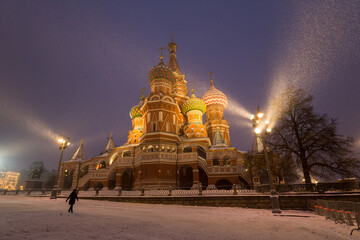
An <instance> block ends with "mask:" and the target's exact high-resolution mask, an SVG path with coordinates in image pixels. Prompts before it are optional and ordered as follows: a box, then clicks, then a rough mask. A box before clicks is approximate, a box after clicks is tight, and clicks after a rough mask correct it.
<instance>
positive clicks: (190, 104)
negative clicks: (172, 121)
mask: <svg viewBox="0 0 360 240" xmlns="http://www.w3.org/2000/svg"><path fill="white" fill-rule="evenodd" d="M190 110H199V111H201V112H202V113H203V114H204V113H205V112H206V105H205V103H204V101H203V100H201V99H199V98H197V97H196V96H195V94H192V95H191V98H190V99H188V100H187V101H186V102H184V104H183V105H182V106H181V111H182V113H183V114H186V113H187V112H188V111H190Z"/></svg>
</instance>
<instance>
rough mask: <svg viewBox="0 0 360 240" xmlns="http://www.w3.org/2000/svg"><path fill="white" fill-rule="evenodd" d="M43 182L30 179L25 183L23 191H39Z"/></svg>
mask: <svg viewBox="0 0 360 240" xmlns="http://www.w3.org/2000/svg"><path fill="white" fill-rule="evenodd" d="M43 184H44V182H43V181H41V180H40V179H32V180H28V181H26V185H25V189H26V190H28V189H31V190H41V189H42V186H43Z"/></svg>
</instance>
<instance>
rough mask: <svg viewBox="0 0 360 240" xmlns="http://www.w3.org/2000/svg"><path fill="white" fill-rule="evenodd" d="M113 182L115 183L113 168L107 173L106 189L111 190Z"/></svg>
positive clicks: (113, 185)
mask: <svg viewBox="0 0 360 240" xmlns="http://www.w3.org/2000/svg"><path fill="white" fill-rule="evenodd" d="M115 183H116V169H113V170H112V171H111V172H110V173H109V178H108V189H109V190H112V189H114V188H115Z"/></svg>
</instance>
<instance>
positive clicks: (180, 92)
mask: <svg viewBox="0 0 360 240" xmlns="http://www.w3.org/2000/svg"><path fill="white" fill-rule="evenodd" d="M168 50H169V53H170V56H169V63H168V67H169V68H170V70H171V71H172V73H173V76H174V80H175V81H174V87H173V93H174V98H175V100H176V102H177V103H178V104H179V106H180V107H181V106H182V104H183V103H184V102H185V101H186V100H187V99H188V98H189V97H188V89H187V85H186V83H187V82H186V80H185V75H184V74H183V73H182V72H181V71H180V67H179V64H178V62H177V60H176V50H177V45H176V43H174V40H173V38H171V43H169V45H168Z"/></svg>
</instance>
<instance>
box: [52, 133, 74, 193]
mask: <svg viewBox="0 0 360 240" xmlns="http://www.w3.org/2000/svg"><path fill="white" fill-rule="evenodd" d="M58 142H59V143H60V147H59V149H60V151H61V153H60V161H59V167H58V172H57V174H56V178H55V185H54V187H53V189H52V191H51V196H50V199H56V195H57V192H58V186H57V182H58V179H59V172H60V167H61V161H62V157H63V153H64V150H65V148H67V147H68V146H69V145H70V138H69V137H66V136H60V137H59V138H58Z"/></svg>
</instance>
